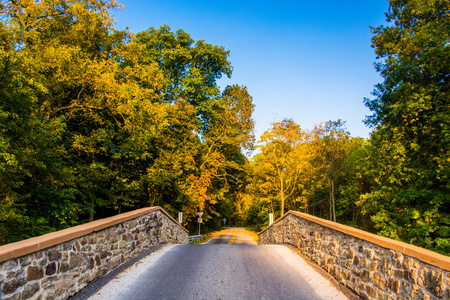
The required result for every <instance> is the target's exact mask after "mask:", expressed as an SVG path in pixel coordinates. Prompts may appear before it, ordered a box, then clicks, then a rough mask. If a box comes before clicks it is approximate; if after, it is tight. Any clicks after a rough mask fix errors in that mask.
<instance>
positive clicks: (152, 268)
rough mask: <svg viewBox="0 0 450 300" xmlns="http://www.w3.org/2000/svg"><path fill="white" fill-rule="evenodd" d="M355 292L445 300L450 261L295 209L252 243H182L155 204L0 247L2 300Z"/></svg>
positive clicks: (233, 233)
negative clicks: (256, 242)
mask: <svg viewBox="0 0 450 300" xmlns="http://www.w3.org/2000/svg"><path fill="white" fill-rule="evenodd" d="M286 245H289V246H286ZM297 253H299V254H297ZM321 273H325V274H321ZM332 282H335V285H334V286H332V284H331V283H332ZM342 291H345V292H346V293H345V294H344V293H342ZM348 291H350V292H348ZM108 293H110V294H108ZM111 293H112V294H111ZM355 295H356V297H361V298H366V299H450V258H449V257H448V256H444V255H440V254H437V253H434V252H431V251H428V250H425V249H422V248H418V247H415V246H412V245H409V244H405V243H401V242H398V241H393V240H390V239H386V238H382V237H379V236H376V235H373V234H370V233H367V232H364V231H361V230H357V229H355V228H351V227H348V226H344V225H341V224H338V223H334V222H330V221H327V220H323V219H320V218H316V217H313V216H311V215H307V214H303V213H299V212H293V211H289V212H288V213H286V214H285V215H284V216H282V217H281V218H280V219H279V220H277V221H276V222H275V223H274V224H272V225H271V226H269V227H268V228H266V229H265V230H263V231H262V232H261V233H259V238H258V245H256V244H255V243H254V242H253V240H252V239H251V238H250V237H249V236H248V234H247V233H246V232H245V231H244V230H242V229H237V228H232V229H229V230H227V231H225V232H223V233H222V234H221V235H219V236H217V237H216V238H215V239H213V240H211V241H209V242H208V243H206V244H203V245H189V244H188V232H187V231H186V230H185V229H184V228H183V227H182V226H181V225H180V224H178V223H177V222H176V221H175V220H174V219H173V218H172V217H171V216H170V215H169V214H167V213H166V212H165V211H164V210H163V209H162V208H160V207H152V208H144V209H140V210H136V211H132V212H129V213H125V214H121V215H118V216H114V217H111V218H107V219H102V220H98V221H94V222H91V223H88V224H84V225H80V226H76V227H73V228H69V229H66V230H61V231H58V232H54V233H50V234H47V235H43V236H40V237H36V238H32V239H28V240H25V241H21V242H17V243H12V244H8V245H5V246H1V247H0V298H1V299H67V298H69V297H73V298H74V299H86V298H89V297H91V298H92V299H105V298H113V299H162V298H166V299H167V298H170V299H186V298H188V299H210V298H215V299H218V298H223V299H236V298H239V299H255V298H260V299H262V298H265V299H268V298H270V299H339V298H340V299H346V297H350V298H352V297H355Z"/></svg>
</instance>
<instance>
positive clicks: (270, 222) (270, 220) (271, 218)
mask: <svg viewBox="0 0 450 300" xmlns="http://www.w3.org/2000/svg"><path fill="white" fill-rule="evenodd" d="M272 223H273V213H270V214H269V226H270V225H272Z"/></svg>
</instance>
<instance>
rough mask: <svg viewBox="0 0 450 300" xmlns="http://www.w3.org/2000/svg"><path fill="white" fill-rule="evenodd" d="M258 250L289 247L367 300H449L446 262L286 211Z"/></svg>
mask: <svg viewBox="0 0 450 300" xmlns="http://www.w3.org/2000/svg"><path fill="white" fill-rule="evenodd" d="M258 243H259V244H291V245H293V246H295V247H297V248H298V249H299V250H300V251H301V252H302V253H303V254H304V255H305V256H307V257H308V258H309V259H311V260H312V261H314V262H315V263H317V264H318V265H319V266H321V267H322V268H323V269H324V270H326V271H327V272H328V273H330V274H331V275H333V277H334V278H336V280H338V281H339V282H340V283H342V284H343V285H344V286H347V287H348V288H350V289H352V290H353V291H355V292H356V293H357V294H358V295H360V296H361V297H363V298H366V299H450V257H448V256H444V255H441V254H438V253H435V252H432V251H429V250H426V249H423V248H420V247H416V246H413V245H410V244H407V243H403V242H399V241H395V240H392V239H388V238H384V237H381V236H377V235H374V234H371V233H368V232H365V231H362V230H359V229H356V228H353V227H349V226H345V225H342V224H338V223H335V222H331V221H328V220H324V219H321V218H317V217H314V216H311V215H308V214H304V213H300V212H295V211H289V212H288V213H286V214H285V215H284V216H282V217H281V218H280V219H278V220H277V221H276V222H275V223H273V224H272V225H271V226H269V227H267V228H266V229H264V230H263V231H262V232H260V233H259V237H258Z"/></svg>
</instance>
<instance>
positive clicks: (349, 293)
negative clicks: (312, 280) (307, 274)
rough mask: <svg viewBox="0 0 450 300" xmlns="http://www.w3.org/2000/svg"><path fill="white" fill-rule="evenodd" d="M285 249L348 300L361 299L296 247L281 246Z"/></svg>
mask: <svg viewBox="0 0 450 300" xmlns="http://www.w3.org/2000/svg"><path fill="white" fill-rule="evenodd" d="M283 245H284V246H286V247H287V248H289V249H291V250H292V252H294V253H295V254H297V255H298V256H300V257H301V258H302V259H303V260H304V261H305V262H306V263H307V264H308V265H309V266H310V267H311V268H313V269H314V271H316V272H317V273H318V274H320V275H321V276H322V277H324V278H325V279H327V280H328V281H329V282H330V283H331V284H332V285H333V286H334V287H335V288H336V289H338V290H339V291H341V292H342V294H344V295H345V296H346V297H347V298H348V299H350V300H360V299H361V297H359V296H358V295H357V294H356V293H355V292H353V291H352V290H350V289H349V288H347V287H345V286H343V285H342V284H340V283H339V282H338V281H337V280H336V279H335V278H334V277H333V276H332V275H330V274H329V273H328V272H326V271H325V270H324V269H322V268H321V267H319V266H318V265H317V264H316V263H314V262H313V261H312V260H310V259H309V258H308V257H307V256H306V255H304V254H303V253H301V252H300V250H298V249H297V248H296V247H294V246H293V245H290V244H283Z"/></svg>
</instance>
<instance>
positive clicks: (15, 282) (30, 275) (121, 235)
mask: <svg viewBox="0 0 450 300" xmlns="http://www.w3.org/2000/svg"><path fill="white" fill-rule="evenodd" d="M163 242H168V243H181V244H187V243H188V242H189V240H188V232H187V230H186V229H184V228H183V227H182V226H181V225H179V224H178V223H177V222H176V221H175V220H174V219H173V218H172V217H171V216H169V215H168V214H167V213H166V212H165V211H164V210H163V209H162V208H160V207H151V208H144V209H140V210H136V211H132V212H129V213H125V214H120V215H118V216H114V217H111V218H107V219H102V220H98V221H94V222H91V223H88V224H84V225H80V226H76V227H73V228H69V229H65V230H61V231H58V232H53V233H50V234H46V235H43V236H40V237H36V238H32V239H28V240H25V241H20V242H17V243H12V244H8V245H5V246H1V247H0V299H66V298H68V297H69V296H71V295H73V294H75V293H76V292H78V291H80V290H81V289H82V288H84V287H85V286H86V285H87V284H88V283H89V282H90V281H92V280H94V279H95V278H97V277H99V276H101V275H104V274H106V273H108V272H109V271H110V270H111V269H113V268H115V267H117V266H118V265H120V264H121V263H123V262H125V261H126V260H128V259H130V258H132V257H134V256H136V255H138V254H140V253H141V252H143V251H145V250H146V249H149V248H150V247H153V246H155V245H157V244H160V243H163Z"/></svg>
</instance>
